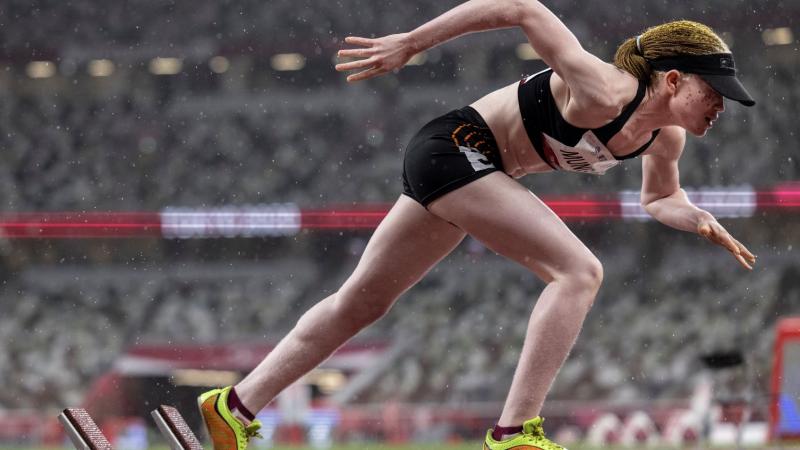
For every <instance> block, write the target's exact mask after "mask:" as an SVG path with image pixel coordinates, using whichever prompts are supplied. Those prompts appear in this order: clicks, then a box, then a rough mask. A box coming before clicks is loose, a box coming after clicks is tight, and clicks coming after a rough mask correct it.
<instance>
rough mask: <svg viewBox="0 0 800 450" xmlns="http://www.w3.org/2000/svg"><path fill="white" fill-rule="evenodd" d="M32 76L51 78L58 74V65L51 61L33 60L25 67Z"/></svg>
mask: <svg viewBox="0 0 800 450" xmlns="http://www.w3.org/2000/svg"><path fill="white" fill-rule="evenodd" d="M25 73H27V74H28V76H29V77H31V78H50V77H52V76H53V75H55V74H56V65H55V64H53V63H52V62H50V61H31V62H29V63H28V65H27V66H26V67H25Z"/></svg>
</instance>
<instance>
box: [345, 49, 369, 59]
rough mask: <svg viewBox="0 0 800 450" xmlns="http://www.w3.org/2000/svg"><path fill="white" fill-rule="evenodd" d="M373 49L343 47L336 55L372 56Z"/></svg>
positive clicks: (352, 56)
mask: <svg viewBox="0 0 800 450" xmlns="http://www.w3.org/2000/svg"><path fill="white" fill-rule="evenodd" d="M371 53H372V49H369V48H343V49H341V50H339V52H338V53H336V56H339V57H348V58H364V57H367V56H371Z"/></svg>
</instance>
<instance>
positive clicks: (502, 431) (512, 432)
mask: <svg viewBox="0 0 800 450" xmlns="http://www.w3.org/2000/svg"><path fill="white" fill-rule="evenodd" d="M520 433H522V425H515V426H513V427H501V426H500V425H495V426H494V429H492V439H494V440H495V441H505V440H506V439H510V438H512V437H514V436H516V435H518V434H520Z"/></svg>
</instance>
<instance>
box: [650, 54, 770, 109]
mask: <svg viewBox="0 0 800 450" xmlns="http://www.w3.org/2000/svg"><path fill="white" fill-rule="evenodd" d="M648 62H649V63H650V65H651V66H652V67H653V69H655V70H663V71H667V70H672V69H675V70H680V71H681V72H685V73H693V74H696V75H698V76H699V77H700V78H702V79H703V80H705V82H706V83H708V84H709V85H710V86H711V87H712V88H714V90H715V91H717V92H719V94H720V95H722V96H723V97H726V98H729V99H731V100H736V101H737V102H739V103H741V104H743V105H745V106H753V105H755V104H756V102H755V100H753V97H752V96H751V95H750V93H749V92H747V89H745V87H744V85H742V82H741V81H739V79H738V78H736V66H735V64H734V62H733V55H731V54H730V53H715V54H711V55H676V56H668V57H665V58H658V59H653V60H648Z"/></svg>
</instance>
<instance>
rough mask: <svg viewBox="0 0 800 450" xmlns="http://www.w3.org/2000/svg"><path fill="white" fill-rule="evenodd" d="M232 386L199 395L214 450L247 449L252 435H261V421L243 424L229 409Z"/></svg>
mask: <svg viewBox="0 0 800 450" xmlns="http://www.w3.org/2000/svg"><path fill="white" fill-rule="evenodd" d="M231 389H232V387H231V386H228V387H226V388H222V389H213V390H210V391H208V392H205V393H203V394H201V395H200V397H197V406H198V407H200V415H202V416H203V422H205V424H206V430H207V431H208V436H209V437H210V438H211V443H212V444H213V446H214V450H245V449H246V448H247V443H248V442H250V438H252V437H259V438H260V437H261V435H260V434H258V429H259V428H261V422H259V421H258V420H254V421H253V422H252V423H251V424H250V425H245V424H243V423H242V422H241V421H240V420H239V419H237V418H236V417H234V416H233V414H231V411H230V409H228V394H229V393H230V392H231Z"/></svg>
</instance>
